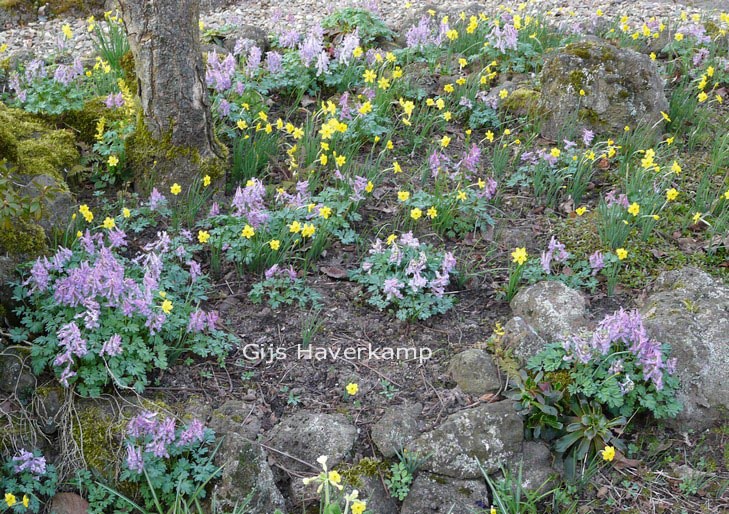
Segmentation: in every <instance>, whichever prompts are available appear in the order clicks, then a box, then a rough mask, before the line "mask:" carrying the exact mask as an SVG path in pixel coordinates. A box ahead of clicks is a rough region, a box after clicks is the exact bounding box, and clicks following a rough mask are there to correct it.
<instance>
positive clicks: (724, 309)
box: [641, 267, 729, 430]
mask: <svg viewBox="0 0 729 514" xmlns="http://www.w3.org/2000/svg"><path fill="white" fill-rule="evenodd" d="M641 313H642V314H643V320H644V325H645V327H646V330H647V331H648V335H649V336H650V337H652V338H653V339H656V340H658V341H660V342H662V343H668V344H670V345H671V356H672V357H675V358H676V360H677V362H676V373H677V374H678V377H679V379H680V381H681V389H680V393H679V400H681V402H682V403H683V406H684V408H683V411H682V412H681V413H680V414H679V416H678V417H677V418H676V419H675V420H671V421H670V423H672V424H673V425H674V426H675V427H676V428H679V429H681V430H687V429H695V430H699V429H703V428H706V427H708V426H711V424H712V423H714V422H715V421H717V420H720V419H721V420H724V421H726V420H727V417H728V413H729V287H727V285H725V284H724V283H723V282H722V281H721V280H718V279H714V278H713V277H711V275H708V274H707V273H705V272H703V271H701V270H699V269H697V268H691V267H688V268H684V269H681V270H676V271H668V272H665V273H662V274H661V275H660V276H659V277H658V278H657V279H656V281H655V283H654V284H653V286H652V293H651V295H650V296H649V297H648V298H647V299H646V300H645V302H644V303H643V306H642V308H641Z"/></svg>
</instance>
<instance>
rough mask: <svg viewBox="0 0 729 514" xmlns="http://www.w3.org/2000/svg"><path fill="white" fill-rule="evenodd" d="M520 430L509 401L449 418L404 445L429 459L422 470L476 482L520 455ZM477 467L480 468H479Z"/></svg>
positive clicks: (522, 430)
mask: <svg viewBox="0 0 729 514" xmlns="http://www.w3.org/2000/svg"><path fill="white" fill-rule="evenodd" d="M523 440H524V426H523V423H522V419H521V417H520V416H519V415H518V414H517V413H516V410H515V409H514V404H513V402H511V401H503V402H498V403H490V404H486V405H480V406H478V407H475V408H473V409H470V410H465V411H461V412H457V413H455V414H452V415H451V416H449V417H448V418H447V419H446V420H445V421H444V422H443V423H442V424H441V425H440V426H439V427H437V428H436V429H434V430H432V431H430V432H426V433H425V434H423V435H422V436H420V437H418V438H417V439H415V440H414V441H412V442H411V443H410V444H409V445H408V448H407V449H408V451H410V452H415V453H417V454H418V455H420V456H421V457H425V456H429V457H428V458H427V460H426V461H425V463H424V464H423V468H422V469H424V470H426V471H431V472H433V473H437V474H439V475H446V476H449V477H453V478H479V477H481V476H482V471H481V467H483V470H484V471H485V472H486V473H493V472H495V471H498V470H499V469H500V468H501V466H503V465H504V464H505V463H506V462H507V461H508V460H509V459H511V458H513V457H514V455H516V454H517V453H519V451H521V444H522V442H523ZM479 463H480V466H479Z"/></svg>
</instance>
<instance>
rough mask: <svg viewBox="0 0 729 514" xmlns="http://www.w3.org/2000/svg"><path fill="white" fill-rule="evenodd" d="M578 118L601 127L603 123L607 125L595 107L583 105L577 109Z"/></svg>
mask: <svg viewBox="0 0 729 514" xmlns="http://www.w3.org/2000/svg"><path fill="white" fill-rule="evenodd" d="M577 118H578V119H579V120H582V121H586V122H588V123H590V124H591V125H592V126H593V127H600V126H602V125H605V121H604V120H603V119H602V118H601V117H600V115H599V114H598V113H597V111H595V110H594V109H589V108H587V107H583V108H581V109H580V110H579V111H577Z"/></svg>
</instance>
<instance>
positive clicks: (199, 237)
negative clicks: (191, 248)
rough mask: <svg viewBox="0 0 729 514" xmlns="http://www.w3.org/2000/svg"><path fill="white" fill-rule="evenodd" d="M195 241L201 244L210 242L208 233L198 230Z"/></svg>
mask: <svg viewBox="0 0 729 514" xmlns="http://www.w3.org/2000/svg"><path fill="white" fill-rule="evenodd" d="M197 240H198V241H200V242H201V243H202V244H205V243H207V242H208V241H210V232H208V231H207V230H198V231H197Z"/></svg>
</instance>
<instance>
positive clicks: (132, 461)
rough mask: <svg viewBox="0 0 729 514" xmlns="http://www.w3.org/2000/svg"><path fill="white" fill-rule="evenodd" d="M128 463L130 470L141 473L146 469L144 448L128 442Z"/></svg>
mask: <svg viewBox="0 0 729 514" xmlns="http://www.w3.org/2000/svg"><path fill="white" fill-rule="evenodd" d="M126 464H127V468H129V471H133V472H135V473H139V474H140V475H141V474H142V472H143V471H144V457H142V450H140V449H139V448H137V447H135V446H134V445H131V444H127V458H126Z"/></svg>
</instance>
